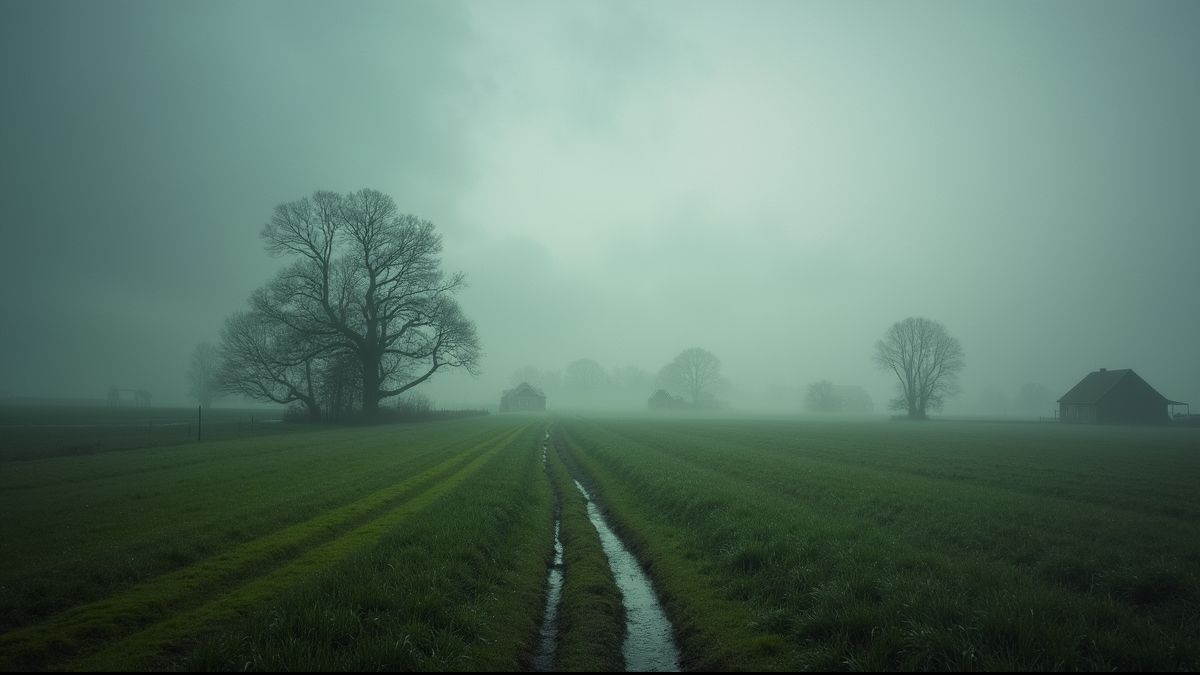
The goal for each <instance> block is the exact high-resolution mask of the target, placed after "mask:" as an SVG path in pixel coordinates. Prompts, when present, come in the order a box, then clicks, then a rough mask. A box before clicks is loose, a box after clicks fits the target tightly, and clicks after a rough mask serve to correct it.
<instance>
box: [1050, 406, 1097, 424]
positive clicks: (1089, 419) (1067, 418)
mask: <svg viewBox="0 0 1200 675" xmlns="http://www.w3.org/2000/svg"><path fill="white" fill-rule="evenodd" d="M1059 405H1060V408H1059V411H1058V419H1060V420H1062V421H1063V422H1068V423H1071V424H1095V423H1096V421H1097V415H1096V406H1091V405H1075V404H1068V403H1061V404H1059Z"/></svg>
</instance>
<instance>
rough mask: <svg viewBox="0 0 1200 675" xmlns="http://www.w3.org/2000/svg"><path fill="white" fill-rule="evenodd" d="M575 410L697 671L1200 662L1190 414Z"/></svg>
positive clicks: (587, 457)
mask: <svg viewBox="0 0 1200 675" xmlns="http://www.w3.org/2000/svg"><path fill="white" fill-rule="evenodd" d="M562 427H563V430H564V433H565V436H566V438H567V445H568V447H569V448H570V455H571V457H572V458H573V459H574V460H575V461H577V462H578V463H579V464H580V465H581V466H582V467H583V469H584V470H585V471H586V472H587V473H588V474H589V475H590V477H591V480H592V481H593V483H594V485H595V487H596V488H597V490H598V492H599V493H600V495H602V498H603V499H604V501H605V503H606V506H607V507H608V509H609V511H610V513H611V514H612V515H613V517H614V518H613V519H614V521H615V522H616V524H617V526H618V527H620V528H622V529H623V531H624V535H625V536H626V538H627V539H628V540H629V541H630V543H631V544H632V545H633V546H634V547H635V549H636V550H637V553H638V554H639V557H640V558H641V559H642V560H643V562H645V563H647V564H648V565H649V568H650V573H651V575H652V576H653V577H654V579H655V580H656V583H657V584H658V586H659V589H660V593H661V594H662V595H663V596H664V601H665V604H666V607H667V610H668V613H669V615H670V616H671V617H672V619H673V621H674V623H675V625H676V627H677V630H678V631H679V633H680V636H681V638H682V647H683V651H684V654H685V657H686V658H687V659H688V664H689V665H690V666H691V667H693V668H701V669H726V668H737V669H776V670H778V669H786V670H793V669H854V670H859V669H869V670H880V669H909V670H951V669H952V670H960V669H961V670H997V669H1002V670H1009V669H1019V670H1048V669H1053V670H1110V669H1120V670H1147V669H1155V670H1176V669H1184V670H1195V669H1196V668H1197V667H1200V489H1198V488H1200V436H1198V435H1197V434H1195V433H1194V432H1191V431H1189V430H1173V429H1123V428H1092V427H1071V426H1059V425H1037V424H1020V425H1018V424H975V423H941V422H932V423H926V424H912V423H894V422H893V423H887V422H878V423H860V424H849V423H807V424H803V423H796V422H779V421H777V422H771V421H762V420H759V421H694V420H674V421H587V420H570V421H567V422H566V423H564V424H563V425H562Z"/></svg>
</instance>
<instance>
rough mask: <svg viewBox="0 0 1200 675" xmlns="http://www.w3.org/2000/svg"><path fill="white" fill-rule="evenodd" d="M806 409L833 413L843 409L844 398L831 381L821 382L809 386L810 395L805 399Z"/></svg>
mask: <svg viewBox="0 0 1200 675" xmlns="http://www.w3.org/2000/svg"><path fill="white" fill-rule="evenodd" d="M804 407H805V409H807V410H810V411H812V412H821V413H832V412H840V411H841V409H842V398H841V396H839V395H838V393H837V389H836V388H835V387H834V386H833V383H832V382H830V381H829V380H821V381H820V382H813V383H812V384H810V385H808V394H807V395H806V396H805V397H804Z"/></svg>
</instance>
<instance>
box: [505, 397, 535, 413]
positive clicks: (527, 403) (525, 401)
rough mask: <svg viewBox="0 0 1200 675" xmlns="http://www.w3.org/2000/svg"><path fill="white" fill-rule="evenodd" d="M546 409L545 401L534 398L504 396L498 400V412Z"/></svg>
mask: <svg viewBox="0 0 1200 675" xmlns="http://www.w3.org/2000/svg"><path fill="white" fill-rule="evenodd" d="M545 409H546V399H543V398H538V397H536V396H506V397H503V398H501V399H500V412H514V411H520V410H534V411H541V410H545Z"/></svg>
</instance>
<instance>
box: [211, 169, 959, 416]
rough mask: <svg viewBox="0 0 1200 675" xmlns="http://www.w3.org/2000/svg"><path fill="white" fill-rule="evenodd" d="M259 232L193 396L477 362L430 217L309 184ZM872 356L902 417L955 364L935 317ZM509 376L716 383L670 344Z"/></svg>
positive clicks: (315, 394) (269, 393)
mask: <svg viewBox="0 0 1200 675" xmlns="http://www.w3.org/2000/svg"><path fill="white" fill-rule="evenodd" d="M261 236H262V239H263V241H264V243H265V247H266V249H267V251H268V252H269V253H270V254H271V255H273V256H275V257H281V258H284V259H286V260H288V261H289V264H287V265H286V266H285V267H284V268H283V269H281V270H280V271H279V272H278V273H277V274H276V275H275V276H274V278H272V279H271V280H270V281H269V282H268V283H267V284H266V285H264V286H263V287H261V288H259V289H257V290H255V291H254V292H253V293H251V295H250V298H249V301H248V307H247V308H246V309H244V310H242V311H238V312H234V313H233V314H232V315H230V316H229V317H228V318H227V319H226V320H225V324H224V326H223V327H222V329H221V335H220V343H219V345H218V346H216V347H215V348H214V347H212V346H210V345H201V346H200V347H198V348H197V350H196V352H195V353H194V354H193V358H192V362H191V366H190V368H189V380H190V382H191V389H192V393H193V395H194V396H195V397H196V398H197V399H198V400H200V402H201V405H207V404H209V403H211V400H212V398H213V397H214V396H216V395H217V394H220V393H225V394H237V395H242V396H246V397H249V398H252V399H257V400H261V401H269V402H273V403H279V404H283V405H294V404H298V405H299V406H301V407H302V408H303V409H304V411H305V412H306V415H307V417H308V419H310V420H312V421H317V420H320V419H322V418H325V417H333V418H339V417H346V416H350V415H353V414H356V413H359V412H361V414H362V415H363V416H364V417H366V418H372V417H376V416H377V415H378V412H379V408H380V404H381V402H382V401H384V400H386V399H389V398H392V397H396V396H399V395H401V394H403V393H405V392H407V391H410V390H411V389H413V388H414V387H417V386H418V385H420V384H421V383H423V382H426V381H428V380H429V379H430V378H431V377H433V375H434V374H435V373H437V372H439V371H441V370H444V369H456V368H457V369H463V370H466V371H467V372H470V373H472V374H476V373H477V372H478V368H479V361H480V354H481V351H480V346H479V338H478V335H477V332H476V329H475V324H474V322H473V321H471V320H470V319H468V318H467V317H466V316H465V315H464V313H463V311H462V309H461V308H460V306H459V304H458V302H457V300H456V299H455V296H456V295H457V294H458V292H459V291H461V290H462V289H463V287H464V286H465V277H464V275H463V274H462V273H461V272H457V273H453V274H447V273H445V272H444V271H443V270H442V264H441V252H442V239H441V235H439V234H438V233H437V232H436V231H435V228H434V226H433V224H432V223H431V222H429V221H427V220H423V219H420V218H418V217H416V216H413V215H410V214H405V213H401V212H400V211H399V209H398V208H397V206H396V203H395V202H394V201H393V200H392V198H391V197H389V196H388V195H386V194H384V193H382V192H379V191H377V190H370V189H363V190H359V191H357V192H351V193H346V194H339V193H336V192H331V191H327V190H318V191H316V192H314V193H313V194H312V195H311V196H307V197H303V198H301V199H298V200H294V201H290V202H285V203H282V204H280V205H278V206H276V207H275V210H274V212H273V214H272V216H271V218H270V220H269V221H268V222H267V223H266V225H264V227H263V229H262V231H261ZM874 361H875V363H876V364H877V366H878V367H879V368H881V369H883V370H885V371H889V372H891V373H893V374H894V375H895V376H896V378H897V389H898V396H897V397H896V398H895V399H893V400H892V402H891V407H892V408H893V409H896V410H901V411H904V412H905V413H906V414H907V417H909V418H910V419H924V418H925V417H926V416H927V414H928V413H927V411H928V410H930V409H933V410H939V409H940V408H941V406H942V404H943V402H944V401H945V399H946V398H947V397H949V396H952V395H953V394H955V393H956V392H957V391H958V387H957V376H958V373H959V372H960V371H961V370H962V369H963V367H964V365H965V360H964V353H963V350H962V347H961V345H960V344H959V342H958V340H957V339H955V338H953V337H951V336H950V335H949V333H948V332H947V331H946V328H945V326H943V325H942V324H940V323H938V322H936V321H933V320H930V319H925V318H914V317H910V318H908V319H904V320H903V321H898V322H896V323H895V324H893V325H892V326H891V327H890V328H889V329H888V330H887V331H886V332H885V334H884V336H883V338H882V339H881V340H879V341H878V342H877V343H876V350H875V354H874ZM516 379H519V380H521V381H529V382H530V384H533V385H535V386H542V387H544V388H557V387H558V386H559V385H561V387H562V391H563V392H565V393H568V395H572V394H574V395H577V396H583V395H587V394H594V393H595V392H598V391H601V390H604V389H606V388H608V389H611V388H612V387H613V386H614V385H620V386H623V387H626V388H631V387H643V386H645V385H647V384H650V383H651V382H653V384H655V385H657V386H658V387H659V390H660V392H656V394H655V397H658V400H659V401H660V402H665V403H666V404H667V405H668V406H674V407H681V406H682V405H687V406H690V407H696V408H701V407H719V405H720V401H719V400H718V399H717V398H716V392H717V390H719V389H720V388H721V387H723V386H724V385H725V383H726V381H725V378H724V377H723V376H722V374H721V362H720V359H718V358H717V357H716V356H715V355H714V354H712V353H711V352H709V351H708V350H705V349H702V348H699V347H692V348H688V349H685V350H683V351H682V352H680V354H679V355H678V356H676V357H675V358H674V359H673V360H672V361H671V362H669V363H667V364H666V365H664V366H663V367H662V368H661V369H660V370H659V372H658V375H657V376H656V377H654V378H652V377H651V376H650V375H649V374H648V373H646V372H645V371H642V370H641V369H638V368H636V367H629V368H626V369H624V370H621V369H618V370H615V371H614V372H613V374H612V375H611V376H610V375H609V374H608V373H607V372H606V371H605V370H604V369H603V368H601V367H600V365H599V364H597V363H596V362H595V361H593V360H591V359H579V360H577V361H575V362H573V363H571V364H570V365H569V366H568V367H567V369H566V372H565V373H564V374H563V375H562V376H561V379H559V376H558V375H557V374H556V373H549V372H548V373H542V372H540V371H538V370H537V369H536V368H533V367H531V366H527V367H526V368H524V369H521V370H518V371H517V373H515V374H514V380H516ZM827 384H828V383H818V385H819V389H810V396H811V397H816V400H818V401H819V402H820V403H819V404H820V405H832V404H831V403H829V401H832V400H833V399H832V398H830V397H831V392H830V391H829V390H828V389H827V387H826V385H827ZM830 386H831V385H830ZM681 402H682V403H681ZM652 404H653V398H652Z"/></svg>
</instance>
